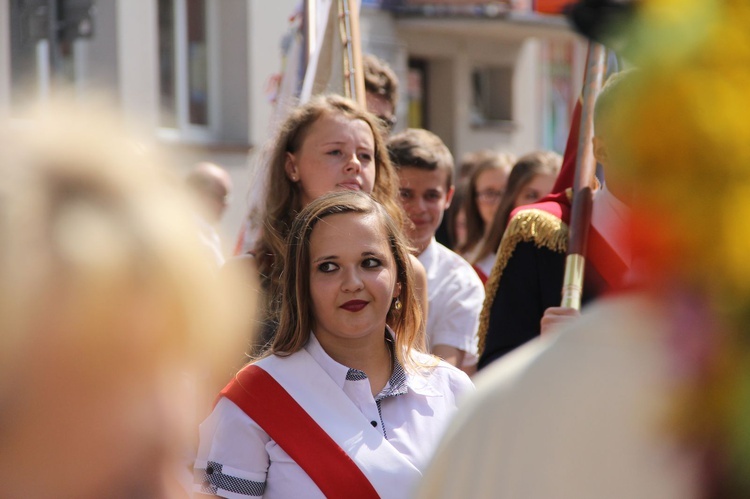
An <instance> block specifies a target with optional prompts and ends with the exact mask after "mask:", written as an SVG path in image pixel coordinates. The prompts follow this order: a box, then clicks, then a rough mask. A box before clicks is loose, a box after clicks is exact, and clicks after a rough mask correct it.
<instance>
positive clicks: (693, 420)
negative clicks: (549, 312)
mask: <svg viewBox="0 0 750 499" xmlns="http://www.w3.org/2000/svg"><path fill="white" fill-rule="evenodd" d="M629 36H630V39H629V41H628V54H627V55H628V57H629V58H630V59H631V61H632V62H633V63H635V64H636V65H637V66H639V67H640V68H641V71H639V76H638V78H637V80H636V83H635V84H634V85H633V87H632V89H631V94H630V95H627V96H626V98H624V99H622V100H621V101H620V104H618V106H617V109H616V110H615V111H616V113H617V117H616V119H615V120H614V121H613V123H615V127H614V128H613V136H616V137H619V138H620V139H621V140H620V141H618V142H616V143H614V144H613V149H612V150H611V153H612V154H613V155H616V156H617V158H618V159H617V161H618V164H621V165H623V166H624V167H629V168H623V169H622V172H620V171H618V172H616V173H617V174H618V175H620V174H622V175H623V176H624V177H623V179H621V180H623V181H626V182H630V183H631V185H632V186H633V191H634V194H635V196H634V203H633V210H634V217H635V222H634V230H633V235H634V239H635V251H636V254H640V255H642V256H643V257H644V260H645V261H646V262H648V264H649V268H648V269H647V271H646V272H645V275H647V276H648V277H649V280H650V281H651V284H652V285H653V286H654V287H655V288H656V289H657V290H659V291H660V293H658V294H659V296H673V297H674V296H675V295H677V296H682V297H683V298H682V299H683V301H686V300H685V297H688V298H687V301H688V302H689V303H691V305H692V306H690V307H687V308H686V307H683V312H684V313H682V314H674V319H675V325H676V326H678V327H676V328H675V329H676V334H675V338H676V341H677V342H678V343H679V345H682V346H683V347H685V346H686V345H687V346H688V348H681V350H682V353H680V354H678V356H682V357H683V358H682V360H683V361H685V362H683V365H684V366H688V368H687V369H686V370H684V371H685V372H683V373H682V375H684V376H685V377H686V379H687V381H688V383H686V386H687V387H688V392H689V396H688V397H687V399H685V400H687V402H686V403H685V404H684V405H683V406H682V407H681V410H682V413H683V414H682V422H683V428H682V429H683V430H684V433H685V434H686V435H687V436H688V437H689V439H690V440H691V442H692V443H697V444H699V446H703V447H704V448H705V449H706V450H707V456H709V458H710V461H711V462H710V463H708V464H707V469H708V471H709V474H710V476H709V482H710V483H709V490H708V491H706V494H705V496H706V497H722V498H730V497H749V496H750V475H748V472H747V470H748V467H749V466H750V258H748V255H750V125H749V124H748V110H750V93H749V92H748V88H750V2H747V0H689V1H684V2H683V1H680V2H676V1H673V0H643V1H641V2H639V6H638V19H637V23H636V24H635V25H634V26H633V27H632V29H631V31H630V33H629ZM608 174H609V172H608ZM665 290H666V291H669V292H668V293H662V292H661V291H665ZM696 303H698V304H699V305H696ZM696 315H698V316H700V315H703V316H705V317H698V319H703V320H695V319H696ZM691 338H692V339H691ZM680 400H683V399H680Z"/></svg>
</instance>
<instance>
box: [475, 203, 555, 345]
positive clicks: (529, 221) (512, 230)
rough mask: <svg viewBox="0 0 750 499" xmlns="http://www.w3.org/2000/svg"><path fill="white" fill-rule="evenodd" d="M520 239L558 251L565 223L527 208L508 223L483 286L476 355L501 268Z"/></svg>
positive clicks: (481, 342)
mask: <svg viewBox="0 0 750 499" xmlns="http://www.w3.org/2000/svg"><path fill="white" fill-rule="evenodd" d="M520 242H533V243H534V244H535V245H536V246H537V247H538V248H542V247H544V248H548V249H550V250H552V251H556V252H558V253H566V252H567V251H568V225H567V224H566V223H565V222H563V221H562V220H560V219H559V218H557V217H556V216H554V215H552V214H551V213H547V212H546V211H542V210H536V209H529V210H523V211H521V212H519V213H518V214H517V215H516V216H514V217H513V218H512V219H511V221H510V222H509V223H508V228H507V229H506V230H505V234H504V235H503V239H502V241H500V247H499V248H498V250H497V257H496V258H495V265H494V266H493V267H492V272H491V273H490V277H489V278H488V279H487V284H486V285H485V299H484V306H483V307H482V313H481V315H480V316H479V331H478V332H477V335H478V336H479V355H482V353H483V352H484V345H485V340H486V338H487V328H488V327H489V323H490V310H492V302H493V301H495V295H496V294H497V288H498V285H499V284H500V278H501V277H502V275H503V270H504V269H505V266H506V265H507V264H508V260H510V257H511V256H512V255H513V251H514V250H515V249H516V246H517V245H518V243H520Z"/></svg>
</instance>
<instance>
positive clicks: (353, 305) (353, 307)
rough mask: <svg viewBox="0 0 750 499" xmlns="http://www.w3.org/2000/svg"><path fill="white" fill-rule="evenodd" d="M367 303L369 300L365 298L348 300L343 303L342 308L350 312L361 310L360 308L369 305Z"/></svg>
mask: <svg viewBox="0 0 750 499" xmlns="http://www.w3.org/2000/svg"><path fill="white" fill-rule="evenodd" d="M367 303H368V302H366V301H364V300H349V301H348V302H346V303H344V304H343V305H341V308H343V309H344V310H346V311H348V312H359V311H360V310H362V309H363V308H365V306H367Z"/></svg>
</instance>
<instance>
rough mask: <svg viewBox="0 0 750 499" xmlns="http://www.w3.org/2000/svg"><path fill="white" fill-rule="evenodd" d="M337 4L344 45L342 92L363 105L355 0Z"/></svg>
mask: <svg viewBox="0 0 750 499" xmlns="http://www.w3.org/2000/svg"><path fill="white" fill-rule="evenodd" d="M338 6H339V27H340V31H341V43H342V45H343V47H344V51H343V52H344V93H345V95H346V96H347V97H349V98H350V99H352V100H355V101H357V102H358V103H359V105H361V106H362V107H365V106H366V101H365V78H364V74H363V73H362V41H361V37H360V31H359V8H358V5H357V0H338Z"/></svg>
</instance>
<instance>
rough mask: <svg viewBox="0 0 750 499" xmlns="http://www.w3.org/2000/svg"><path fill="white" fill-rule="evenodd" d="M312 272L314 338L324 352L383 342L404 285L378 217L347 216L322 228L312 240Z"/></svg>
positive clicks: (335, 218)
mask: <svg viewBox="0 0 750 499" xmlns="http://www.w3.org/2000/svg"><path fill="white" fill-rule="evenodd" d="M309 272H310V299H311V304H312V312H313V332H314V333H315V336H316V337H317V338H318V341H320V343H321V345H323V348H326V349H328V347H330V346H331V345H336V346H337V347H345V346H346V345H354V344H359V342H361V341H368V340H370V341H380V342H382V338H383V331H384V330H385V321H386V316H387V315H388V311H389V310H390V307H391V303H392V301H393V298H395V297H396V296H398V293H399V292H400V285H398V284H397V275H398V271H397V268H396V262H395V259H394V258H393V254H392V253H391V248H390V245H389V244H388V237H387V234H386V232H385V229H384V228H383V224H382V223H381V222H380V220H379V219H378V217H377V215H375V214H360V213H342V214H338V215H329V216H327V217H325V218H324V219H323V220H321V221H320V222H318V223H317V224H316V225H315V228H314V229H313V231H312V234H311V235H310V270H309ZM378 338H379V340H378Z"/></svg>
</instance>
